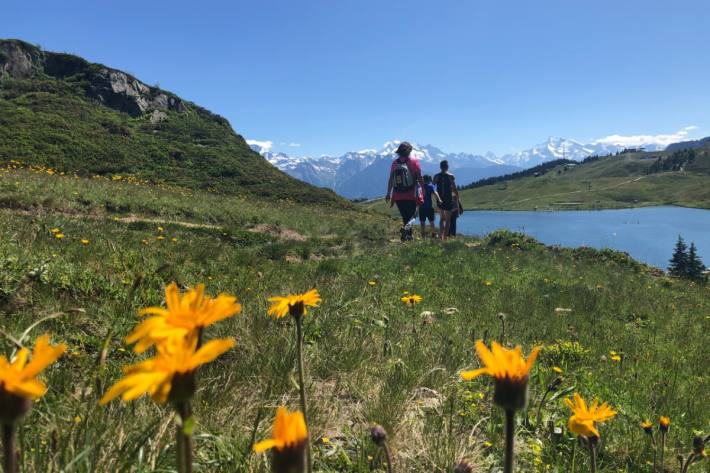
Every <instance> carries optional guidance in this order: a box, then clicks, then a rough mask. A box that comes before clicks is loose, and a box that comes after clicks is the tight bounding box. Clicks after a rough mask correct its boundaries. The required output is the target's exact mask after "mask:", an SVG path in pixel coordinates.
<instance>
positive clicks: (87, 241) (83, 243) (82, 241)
mask: <svg viewBox="0 0 710 473" xmlns="http://www.w3.org/2000/svg"><path fill="white" fill-rule="evenodd" d="M81 244H82V245H84V246H86V245H88V244H89V240H87V239H86V238H82V239H81Z"/></svg>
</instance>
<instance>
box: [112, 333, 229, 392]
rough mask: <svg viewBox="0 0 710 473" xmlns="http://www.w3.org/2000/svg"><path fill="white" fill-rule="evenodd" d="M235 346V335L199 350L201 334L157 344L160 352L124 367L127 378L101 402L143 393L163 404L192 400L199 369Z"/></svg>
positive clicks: (114, 387) (208, 344) (210, 343)
mask: <svg viewBox="0 0 710 473" xmlns="http://www.w3.org/2000/svg"><path fill="white" fill-rule="evenodd" d="M234 345H235V343H234V340H233V339H231V338H226V339H221V340H211V341H209V342H207V343H205V344H204V345H202V346H201V347H200V348H199V349H197V337H188V338H187V339H185V340H166V341H163V342H162V343H160V344H159V345H157V347H156V348H157V354H156V356H155V357H153V358H149V359H147V360H145V361H141V362H140V363H136V364H135V365H131V366H127V367H126V368H124V370H123V372H124V377H123V378H122V379H121V380H119V381H118V382H117V383H116V384H114V385H113V386H112V387H111V388H110V389H109V390H108V391H107V392H106V394H105V395H104V397H103V398H101V401H99V402H100V403H101V404H107V403H108V402H110V401H111V400H112V399H115V398H117V397H118V396H121V397H122V398H123V400H124V401H131V400H133V399H137V398H139V397H141V396H142V395H143V394H148V395H150V396H151V397H152V398H153V399H154V400H155V401H157V402H159V403H161V404H163V403H165V402H166V401H170V402H173V403H177V402H181V401H185V400H188V399H190V398H191V397H192V395H193V394H194V392H195V371H196V370H197V368H199V367H200V366H201V365H204V364H206V363H209V362H210V361H212V360H214V359H215V358H217V357H218V356H220V355H221V354H223V353H224V352H226V351H227V350H229V349H230V348H232V347H233V346H234Z"/></svg>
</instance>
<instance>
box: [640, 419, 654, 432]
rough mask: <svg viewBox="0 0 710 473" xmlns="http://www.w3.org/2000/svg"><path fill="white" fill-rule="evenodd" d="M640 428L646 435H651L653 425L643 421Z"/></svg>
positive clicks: (648, 421)
mask: <svg viewBox="0 0 710 473" xmlns="http://www.w3.org/2000/svg"><path fill="white" fill-rule="evenodd" d="M641 428H642V429H643V431H644V432H646V433H647V434H652V433H653V424H652V423H651V421H650V420H645V421H643V422H641Z"/></svg>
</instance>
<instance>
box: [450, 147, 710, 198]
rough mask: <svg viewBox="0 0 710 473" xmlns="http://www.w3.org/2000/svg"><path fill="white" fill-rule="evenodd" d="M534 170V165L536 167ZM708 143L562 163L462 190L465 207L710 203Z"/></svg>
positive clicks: (709, 154)
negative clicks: (689, 147) (671, 150)
mask: <svg viewBox="0 0 710 473" xmlns="http://www.w3.org/2000/svg"><path fill="white" fill-rule="evenodd" d="M533 171H534V170H533ZM708 184H710V146H708V145H706V146H705V147H703V148H699V149H695V150H680V151H675V152H672V153H670V152H653V153H651V152H648V153H644V152H642V153H623V154H619V155H618V156H605V157H599V158H591V159H588V160H586V161H585V162H582V163H579V164H571V163H567V164H560V165H558V166H553V167H551V168H550V169H546V170H541V171H540V172H532V173H528V175H524V176H522V175H521V176H511V178H510V179H498V180H497V182H491V181H488V182H482V183H477V184H476V183H474V184H473V185H472V186H470V188H468V189H464V190H463V191H462V192H461V200H462V203H463V206H464V208H466V209H491V210H534V209H540V210H542V209H545V210H547V209H553V210H560V209H602V208H620V207H635V206H650V205H681V206H688V207H700V208H710V186H709V185H708Z"/></svg>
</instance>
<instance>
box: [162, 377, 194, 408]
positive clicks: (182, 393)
mask: <svg viewBox="0 0 710 473" xmlns="http://www.w3.org/2000/svg"><path fill="white" fill-rule="evenodd" d="M195 389H196V387H195V372H194V371H188V372H187V373H175V375H174V376H173V380H172V386H171V387H170V395H169V396H168V399H169V400H170V402H172V403H173V404H177V403H180V402H184V401H189V400H190V399H191V398H192V396H193V395H194V394H195Z"/></svg>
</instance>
